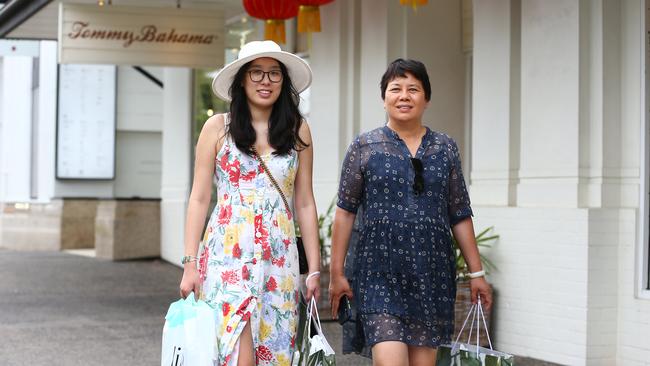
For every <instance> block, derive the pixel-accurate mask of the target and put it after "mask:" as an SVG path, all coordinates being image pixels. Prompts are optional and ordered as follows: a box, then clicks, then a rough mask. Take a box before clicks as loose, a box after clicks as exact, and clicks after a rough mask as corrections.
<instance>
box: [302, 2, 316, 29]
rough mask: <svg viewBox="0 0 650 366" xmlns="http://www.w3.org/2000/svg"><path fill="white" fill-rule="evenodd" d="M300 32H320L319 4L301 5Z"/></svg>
mask: <svg viewBox="0 0 650 366" xmlns="http://www.w3.org/2000/svg"><path fill="white" fill-rule="evenodd" d="M298 32H300V33H306V32H320V9H319V7H318V6H311V5H300V8H299V10H298Z"/></svg>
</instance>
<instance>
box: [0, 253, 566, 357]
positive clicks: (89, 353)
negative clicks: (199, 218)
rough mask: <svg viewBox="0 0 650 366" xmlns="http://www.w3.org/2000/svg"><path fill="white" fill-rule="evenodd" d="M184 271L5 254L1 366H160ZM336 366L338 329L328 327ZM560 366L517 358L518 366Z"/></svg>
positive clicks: (0, 284) (1, 263)
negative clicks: (167, 317)
mask: <svg viewBox="0 0 650 366" xmlns="http://www.w3.org/2000/svg"><path fill="white" fill-rule="evenodd" d="M181 275H182V270H181V269H180V268H178V267H176V266H173V265H171V264H169V263H166V262H164V261H161V260H140V261H122V262H113V261H109V260H102V259H97V258H89V257H84V256H79V255H72V254H69V253H64V252H17V251H11V250H6V249H2V248H0V365H2V366H18V365H21V366H22V365H29V366H41V365H48V366H49V365H55V366H95V365H97V366H105V365H160V344H161V332H162V327H163V324H164V317H165V314H166V312H167V308H168V307H169V304H170V303H171V302H173V301H176V300H177V299H178V292H177V288H178V282H179V281H180V278H181ZM324 333H325V335H326V336H327V339H328V340H329V341H330V344H331V345H332V346H333V347H334V350H335V351H336V354H337V357H336V360H337V365H338V366H353V365H355V366H356V365H358V366H368V365H371V362H370V361H369V360H368V359H365V358H363V357H360V356H356V355H346V356H344V355H342V354H341V351H340V350H341V328H340V326H339V325H338V324H337V323H334V322H330V323H325V324H324ZM553 365H555V364H551V363H546V362H541V361H536V360H531V359H526V358H521V357H517V366H553Z"/></svg>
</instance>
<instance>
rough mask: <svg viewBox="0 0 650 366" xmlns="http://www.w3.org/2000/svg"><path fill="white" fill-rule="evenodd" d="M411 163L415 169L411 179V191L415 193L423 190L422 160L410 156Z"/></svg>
mask: <svg viewBox="0 0 650 366" xmlns="http://www.w3.org/2000/svg"><path fill="white" fill-rule="evenodd" d="M411 165H413V170H415V178H414V179H413V191H415V193H417V194H421V193H422V192H424V175H423V174H422V173H423V172H424V166H422V160H420V159H418V158H411Z"/></svg>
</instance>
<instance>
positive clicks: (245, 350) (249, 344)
mask: <svg viewBox="0 0 650 366" xmlns="http://www.w3.org/2000/svg"><path fill="white" fill-rule="evenodd" d="M254 365H255V352H254V350H253V334H252V333H251V324H250V322H249V323H247V324H246V326H245V327H244V330H243V331H242V332H241V335H240V336H239V359H238V360H237V366H254Z"/></svg>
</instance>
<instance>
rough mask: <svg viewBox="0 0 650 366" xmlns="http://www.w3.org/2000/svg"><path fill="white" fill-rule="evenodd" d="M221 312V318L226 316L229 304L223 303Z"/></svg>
mask: <svg viewBox="0 0 650 366" xmlns="http://www.w3.org/2000/svg"><path fill="white" fill-rule="evenodd" d="M221 311H222V312H223V316H226V315H228V312H229V311H230V303H229V302H224V303H223V305H221Z"/></svg>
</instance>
